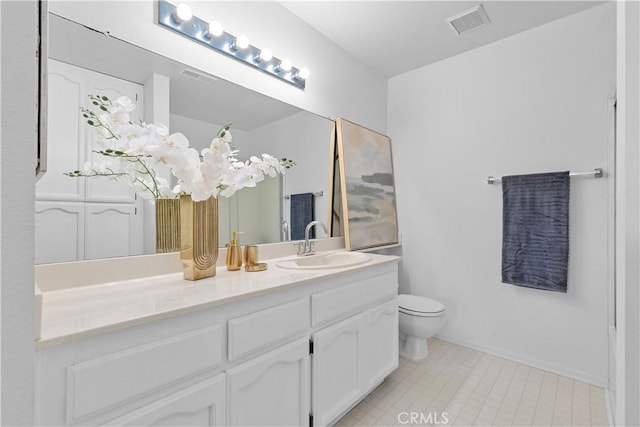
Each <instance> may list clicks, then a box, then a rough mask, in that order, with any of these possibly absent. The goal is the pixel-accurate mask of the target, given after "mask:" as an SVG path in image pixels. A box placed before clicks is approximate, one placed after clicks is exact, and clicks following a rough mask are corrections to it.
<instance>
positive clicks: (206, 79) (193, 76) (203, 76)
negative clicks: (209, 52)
mask: <svg viewBox="0 0 640 427" xmlns="http://www.w3.org/2000/svg"><path fill="white" fill-rule="evenodd" d="M180 74H182V75H183V76H185V77H189V78H191V79H196V80H199V81H201V82H203V83H206V84H209V85H210V84H212V83H213V82H215V81H216V80H218V79H217V78H215V77H213V76H207V75H206V74H202V73H199V72H197V71H193V70H189V69H188V68H185V69H184V70H182V71H181V72H180Z"/></svg>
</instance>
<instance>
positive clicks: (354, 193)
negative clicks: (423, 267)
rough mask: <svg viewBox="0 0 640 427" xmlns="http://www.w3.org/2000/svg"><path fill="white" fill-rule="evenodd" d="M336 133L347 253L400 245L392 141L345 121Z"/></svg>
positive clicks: (340, 123) (342, 120)
mask: <svg viewBox="0 0 640 427" xmlns="http://www.w3.org/2000/svg"><path fill="white" fill-rule="evenodd" d="M336 133H337V137H338V138H337V139H338V159H339V164H340V185H341V194H342V209H343V213H342V216H343V218H346V221H344V234H345V245H346V248H347V250H359V249H366V248H374V247H378V246H389V245H393V244H397V243H398V219H397V213H396V192H395V185H394V179H393V162H392V158H391V140H390V139H389V137H388V136H386V135H383V134H381V133H378V132H375V131H373V130H370V129H367V128H365V127H362V126H360V125H357V124H355V123H352V122H349V121H347V120H345V119H341V118H339V119H337V120H336Z"/></svg>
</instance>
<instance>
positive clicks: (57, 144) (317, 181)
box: [36, 14, 333, 263]
mask: <svg viewBox="0 0 640 427" xmlns="http://www.w3.org/2000/svg"><path fill="white" fill-rule="evenodd" d="M48 36H49V58H48V74H47V83H48V88H49V90H48V105H46V106H43V107H44V108H46V111H45V113H46V114H47V120H48V127H47V137H48V146H49V149H48V151H49V154H48V156H49V159H48V161H49V170H48V172H47V173H46V175H45V176H44V177H43V178H42V179H40V180H39V181H38V183H37V187H36V262H37V263H49V262H63V261H77V260H84V259H95V258H104V257H113V256H126V255H139V254H148V253H153V252H154V251H155V211H154V204H153V202H149V201H143V200H141V199H140V197H136V195H135V194H133V193H132V192H131V190H130V189H129V187H127V186H126V185H124V184H123V183H117V182H113V181H110V180H108V179H104V178H93V179H86V178H73V179H72V178H68V177H66V176H63V175H62V174H63V173H64V172H69V171H73V170H76V169H78V168H79V167H81V166H82V165H83V164H84V163H85V162H86V161H89V160H91V159H92V155H93V154H92V151H91V150H92V144H93V131H94V130H93V129H92V128H90V127H89V126H86V124H85V123H84V122H83V121H82V120H81V117H80V114H79V109H80V107H82V106H85V107H88V106H89V105H88V95H90V94H100V95H103V94H104V95H107V96H109V98H111V99H115V98H117V97H119V96H121V95H127V96H129V97H130V98H131V99H133V100H136V101H135V102H136V104H137V106H138V107H137V109H136V110H135V114H134V115H133V116H132V121H133V120H135V121H138V120H143V121H145V122H147V123H163V124H166V125H167V126H168V127H169V130H170V132H172V133H173V132H181V133H183V134H184V135H185V136H186V137H187V138H188V139H189V142H190V144H191V146H193V147H195V148H196V149H198V150H200V149H202V148H204V147H207V146H209V144H210V142H211V139H212V138H213V137H214V136H215V135H216V133H217V132H218V130H219V128H220V127H221V126H223V125H224V124H226V123H230V122H231V123H233V124H232V128H231V130H232V135H233V141H232V143H233V145H234V146H235V148H236V149H238V150H239V153H238V157H239V158H240V159H241V160H244V159H246V157H248V156H250V155H260V154H262V153H269V154H272V155H274V156H276V157H278V158H287V159H292V160H293V161H295V162H296V166H294V167H293V168H292V169H289V170H287V172H286V174H285V175H284V176H283V177H277V178H271V179H267V180H265V181H263V182H261V183H260V184H258V186H257V187H255V188H250V189H249V188H245V189H243V190H241V191H239V192H238V193H236V195H235V196H233V197H231V198H229V199H225V198H222V197H221V198H219V209H220V223H219V225H220V244H221V246H224V245H226V244H227V243H228V242H229V237H230V233H231V231H233V230H240V231H243V232H244V234H242V235H241V238H240V243H241V245H246V244H261V243H273V242H278V241H282V240H288V239H289V235H288V234H287V233H284V232H283V230H284V229H286V225H288V224H290V223H291V217H290V206H289V205H290V202H289V199H288V198H287V197H286V196H289V195H291V194H299V193H320V192H322V194H323V195H324V196H322V197H320V198H318V199H317V200H315V212H314V213H315V215H314V219H319V220H321V221H323V222H324V221H326V220H327V212H328V211H329V205H328V203H329V202H330V200H329V197H328V196H327V195H328V194H329V191H328V190H329V188H328V186H329V183H330V178H329V170H328V169H329V168H328V167H327V165H328V163H329V162H328V159H329V157H330V153H329V152H330V141H331V133H332V124H333V122H332V121H331V120H329V119H326V118H323V117H320V116H317V115H315V114H312V113H309V112H306V111H303V110H300V109H299V108H296V107H293V106H291V105H288V104H285V103H283V102H280V101H278V100H275V99H272V98H270V97H267V96H264V95H262V94H259V93H256V92H254V91H251V90H249V89H246V88H243V87H240V86H238V85H235V84H233V83H230V82H227V81H225V80H222V79H219V78H216V77H214V76H211V75H209V74H206V73H202V72H200V71H198V70H195V69H193V68H190V67H187V66H185V65H184V64H181V63H178V62H176V61H173V60H171V59H169V58H166V57H163V56H160V55H157V54H154V53H152V52H149V51H147V50H144V49H142V48H139V47H137V46H134V45H131V44H129V43H127V42H125V41H122V40H118V39H116V38H114V37H110V36H108V35H105V34H103V33H101V32H99V31H96V30H93V29H90V28H87V27H85V26H83V25H80V24H77V23H75V22H72V21H69V20H67V19H65V18H62V17H60V16H57V15H55V14H50V15H49V34H48ZM167 177H169V175H168V173H167ZM283 226H285V227H283ZM318 237H323V236H322V235H320V236H318Z"/></svg>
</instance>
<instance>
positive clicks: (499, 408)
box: [336, 338, 608, 427]
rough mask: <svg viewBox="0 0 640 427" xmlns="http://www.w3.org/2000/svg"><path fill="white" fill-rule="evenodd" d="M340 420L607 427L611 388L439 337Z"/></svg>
mask: <svg viewBox="0 0 640 427" xmlns="http://www.w3.org/2000/svg"><path fill="white" fill-rule="evenodd" d="M429 351H430V355H429V357H428V358H427V359H426V360H424V361H422V362H418V363H415V362H411V361H409V360H406V359H403V358H400V366H399V367H398V369H396V370H395V371H394V372H393V373H392V374H391V375H390V376H389V377H388V378H387V379H386V380H385V382H384V383H382V384H381V385H380V386H379V387H378V388H377V389H375V390H374V391H373V392H372V393H371V394H370V395H369V396H367V398H365V399H364V400H363V401H362V402H360V403H359V404H358V405H357V406H355V407H354V408H353V409H352V410H351V411H349V412H348V413H347V414H346V415H345V416H344V417H343V418H341V419H340V420H339V421H338V422H337V424H336V427H350V426H412V425H446V426H471V425H473V426H606V425H608V420H607V412H606V407H605V396H604V390H603V389H602V388H601V387H595V386H592V385H589V384H587V383H584V382H581V381H575V380H572V379H570V378H566V377H563V376H560V375H557V374H553V373H551V372H546V371H543V370H540V369H536V368H532V367H531V366H527V365H523V364H521V363H518V362H514V361H511V360H507V359H503V358H501V357H497V356H492V355H490V354H487V353H483V352H481V351H477V350H472V349H469V348H466V347H462V346H459V345H455V344H451V343H448V342H445V341H441V340H438V339H435V338H432V339H430V340H429Z"/></svg>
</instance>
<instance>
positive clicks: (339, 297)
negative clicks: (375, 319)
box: [311, 269, 398, 327]
mask: <svg viewBox="0 0 640 427" xmlns="http://www.w3.org/2000/svg"><path fill="white" fill-rule="evenodd" d="M397 294H398V272H397V270H396V269H393V271H388V272H383V273H382V274H380V275H378V276H374V277H370V278H367V279H363V280H360V281H357V282H354V283H352V284H350V285H345V286H342V287H339V288H335V289H331V290H329V291H325V292H321V293H318V294H315V295H312V296H311V315H312V317H311V319H312V325H313V326H314V327H315V326H317V325H320V324H322V323H325V322H327V321H330V320H333V319H336V320H337V319H339V318H342V317H344V316H345V315H348V314H351V313H355V312H357V311H358V310H361V309H363V308H366V307H369V306H371V305H372V304H374V303H376V302H379V301H383V300H385V299H389V298H392V297H394V296H396V295H397Z"/></svg>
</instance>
